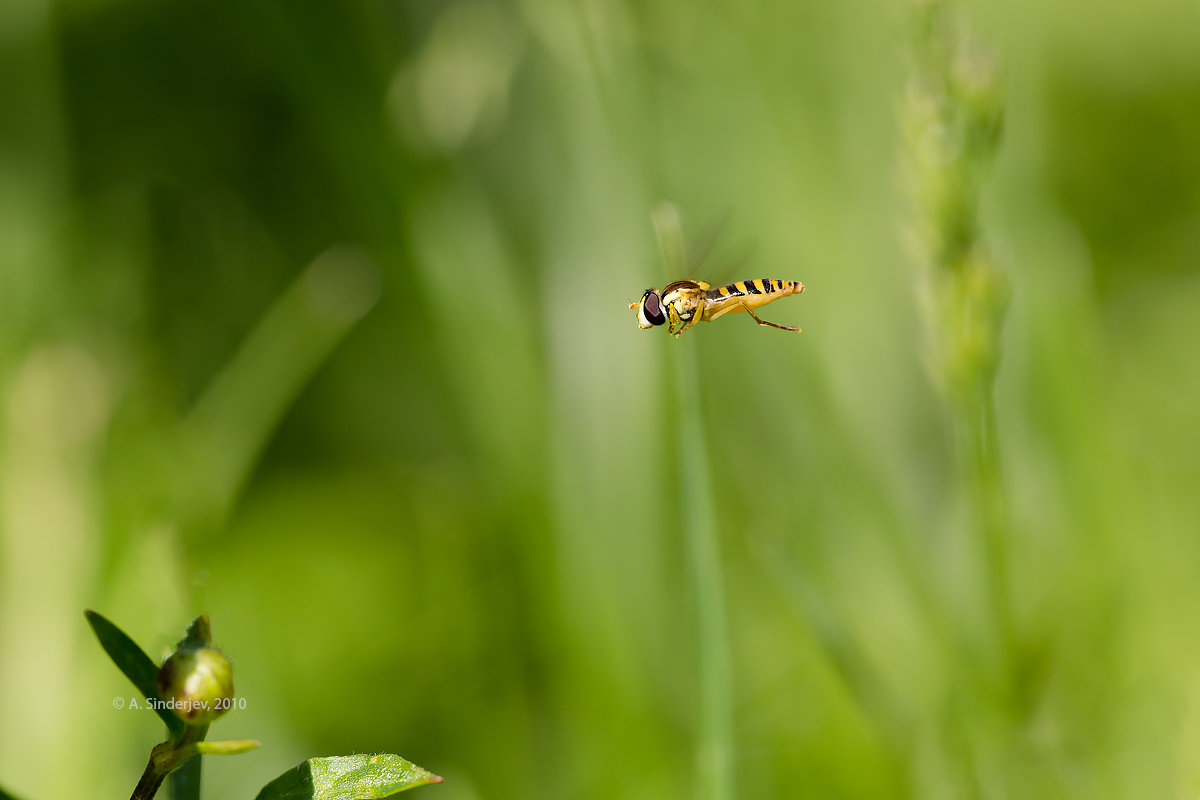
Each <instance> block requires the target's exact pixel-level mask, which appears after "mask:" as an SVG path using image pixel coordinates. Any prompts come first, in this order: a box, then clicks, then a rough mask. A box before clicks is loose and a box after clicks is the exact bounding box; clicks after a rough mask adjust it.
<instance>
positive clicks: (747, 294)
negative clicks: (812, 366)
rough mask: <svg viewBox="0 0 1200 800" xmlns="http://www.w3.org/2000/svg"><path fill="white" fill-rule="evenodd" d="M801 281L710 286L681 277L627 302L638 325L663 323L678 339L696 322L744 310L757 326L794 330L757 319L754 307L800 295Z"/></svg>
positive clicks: (651, 325)
mask: <svg viewBox="0 0 1200 800" xmlns="http://www.w3.org/2000/svg"><path fill="white" fill-rule="evenodd" d="M803 291H804V284H803V283H801V282H800V281H779V280H770V279H768V278H760V279H758V280H752V281H737V282H736V283H730V284H727V285H725V286H718V287H717V288H716V289H713V288H712V287H711V286H709V285H708V284H707V283H705V282H704V281H690V280H682V281H675V282H674V283H669V284H667V285H666V286H664V287H663V289H662V291H661V292H659V291H656V290H654V289H647V290H646V292H645V294H643V295H642V299H641V300H638V301H637V302H636V303H630V304H629V308H630V309H636V310H637V320H638V327H639V328H653V327H656V326H658V325H662V324H663V323H668V324H667V332H668V333H670V334H671V335H672V336H674V337H675V338H676V339H678V338H679V334H681V333H683V332H684V331H686V330H687V329H688V328H690V327H692V326H693V325H695V324H696V323H697V322H709V321H710V320H714V319H717V318H718V317H723V316H725V315H726V314H737V313H739V312H741V311H745V312H746V313H748V314H749V315H750V316H752V317H754V321H755V322H757V323H758V324H759V325H766V326H768V327H771V328H779V329H780V330H782V331H797V332H799V330H800V329H799V328H793V327H792V326H790V325H777V324H776V323H774V322H767V321H766V320H765V319H760V318H759V316H758V315H757V314H755V313H754V309H756V308H761V307H763V306H765V305H766V304H767V303H770V302H773V301H775V300H778V299H779V298H781V297H786V296H787V295H789V294H800V293H801V292H803Z"/></svg>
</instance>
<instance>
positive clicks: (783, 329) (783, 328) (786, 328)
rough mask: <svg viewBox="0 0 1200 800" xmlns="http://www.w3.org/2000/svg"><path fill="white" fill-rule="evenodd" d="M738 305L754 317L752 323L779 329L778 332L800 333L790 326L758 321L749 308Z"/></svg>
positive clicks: (756, 315)
mask: <svg viewBox="0 0 1200 800" xmlns="http://www.w3.org/2000/svg"><path fill="white" fill-rule="evenodd" d="M740 305H741V306H742V308H744V309H746V313H747V314H749V315H750V316H752V317H754V321H755V322H757V323H758V324H759V325H766V326H768V327H771V328H779V330H781V331H795V332H796V333H799V332H800V329H799V328H795V327H792V326H791V325H778V324H776V323H774V322H767V321H766V320H765V319H760V318H759V316H758V314H755V313H754V312H753V311H751V310H750V306H748V305H746V304H745V303H741V304H740Z"/></svg>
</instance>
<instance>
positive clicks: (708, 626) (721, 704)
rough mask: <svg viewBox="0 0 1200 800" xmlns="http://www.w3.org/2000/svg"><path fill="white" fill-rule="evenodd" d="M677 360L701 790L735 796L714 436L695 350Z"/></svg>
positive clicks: (684, 349) (716, 798)
mask: <svg viewBox="0 0 1200 800" xmlns="http://www.w3.org/2000/svg"><path fill="white" fill-rule="evenodd" d="M670 344H671V345H673V346H672V348H671V349H672V351H673V352H672V353H671V360H672V361H674V362H675V401H676V415H675V416H676V419H677V420H678V422H679V437H678V438H679V495H680V496H679V502H680V508H681V509H682V513H681V514H680V519H681V520H682V522H683V525H684V539H685V543H686V547H687V552H688V566H689V570H690V572H691V579H692V581H691V582H692V586H693V591H694V592H695V604H696V621H697V658H698V661H697V670H698V677H699V684H700V731H699V746H698V750H697V754H696V755H697V768H698V772H699V784H700V785H699V790H700V796H701V797H703V798H707V800H731V798H732V797H733V796H734V793H733V782H734V740H733V703H732V690H733V685H732V681H731V669H730V661H729V623H728V620H727V619H726V615H725V587H724V578H723V576H722V570H721V549H720V543H719V541H718V538H717V525H716V509H715V508H714V507H713V502H712V496H713V491H712V476H711V475H710V472H709V464H708V441H707V439H708V437H707V431H706V428H705V426H704V418H703V413H702V410H701V407H700V380H699V369H698V365H697V359H696V353H695V350H694V349H693V348H692V347H691V346H690V345H691V344H692V343H691V342H687V343H684V344H682V345H680V344H679V343H677V342H671V343H670Z"/></svg>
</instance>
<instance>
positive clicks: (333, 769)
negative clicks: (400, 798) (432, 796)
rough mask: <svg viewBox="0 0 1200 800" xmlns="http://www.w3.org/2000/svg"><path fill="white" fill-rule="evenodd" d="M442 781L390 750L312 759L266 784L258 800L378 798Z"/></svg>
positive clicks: (356, 799)
mask: <svg viewBox="0 0 1200 800" xmlns="http://www.w3.org/2000/svg"><path fill="white" fill-rule="evenodd" d="M441 782H442V779H441V778H439V777H438V776H437V775H434V774H433V773H431V772H427V771H425V770H423V769H421V768H420V767H418V766H417V765H416V764H413V763H411V762H408V761H405V760H404V759H403V758H401V757H400V756H395V755H391V754H389V753H381V754H379V755H368V754H363V755H356V756H336V757H333V758H310V759H309V760H308V761H305V762H303V763H301V764H300V765H299V766H297V767H295V768H294V769H289V770H288V771H287V772H285V773H283V774H282V775H280V776H279V777H278V778H276V779H275V780H273V781H271V782H270V783H268V784H267V785H266V786H264V787H263V790H262V791H261V792H259V793H258V797H256V798H255V800H375V799H376V798H379V797H389V796H391V795H393V794H396V793H397V792H403V791H404V790H406V789H413V788H416V787H417V786H424V785H425V784H427V783H441Z"/></svg>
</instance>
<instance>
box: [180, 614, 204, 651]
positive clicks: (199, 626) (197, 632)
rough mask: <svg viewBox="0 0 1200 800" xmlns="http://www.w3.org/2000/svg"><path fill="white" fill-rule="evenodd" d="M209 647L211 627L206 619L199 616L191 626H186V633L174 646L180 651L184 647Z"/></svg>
mask: <svg viewBox="0 0 1200 800" xmlns="http://www.w3.org/2000/svg"><path fill="white" fill-rule="evenodd" d="M211 646H212V626H211V625H209V624H208V617H207V616H203V615H201V616H199V617H196V618H195V619H194V620H192V624H191V625H188V629H187V632H186V633H185V634H183V638H182V639H180V640H179V643H178V644H177V645H175V649H176V650H182V649H183V648H185V647H211Z"/></svg>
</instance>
